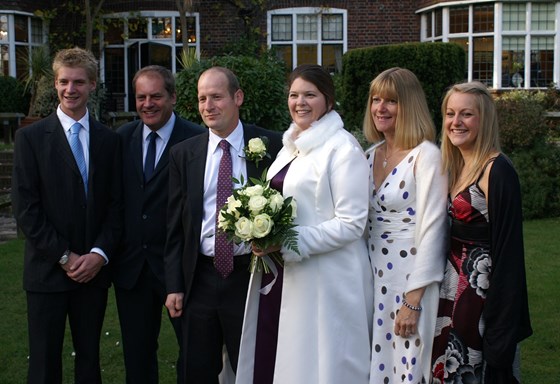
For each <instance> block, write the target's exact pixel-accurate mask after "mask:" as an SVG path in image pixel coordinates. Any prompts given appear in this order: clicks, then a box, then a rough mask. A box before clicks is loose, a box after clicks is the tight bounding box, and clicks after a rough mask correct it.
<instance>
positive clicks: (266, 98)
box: [175, 54, 290, 131]
mask: <svg viewBox="0 0 560 384" xmlns="http://www.w3.org/2000/svg"><path fill="white" fill-rule="evenodd" d="M212 66H222V67H226V68H229V69H230V70H232V71H233V72H234V73H235V74H236V75H237V78H238V79H239V83H240V84H241V89H242V90H243V93H244V95H245V97H244V102H243V105H242V106H241V110H240V118H241V120H242V121H244V122H247V123H253V124H257V125H259V126H261V127H264V128H267V129H271V130H275V131H282V130H285V129H286V128H287V127H288V124H289V123H290V118H289V114H288V109H287V101H286V70H285V67H284V64H283V63H282V62H281V61H279V60H278V59H276V58H274V57H273V56H272V55H268V54H265V55H263V56H262V57H261V58H257V57H254V56H229V55H228V56H217V57H213V58H210V59H207V60H201V61H199V62H196V63H193V64H192V65H191V66H190V67H189V68H186V69H184V70H182V71H181V72H179V73H178V74H177V79H176V86H177V105H176V108H175V109H176V111H177V112H178V113H179V114H180V115H181V116H183V117H184V118H186V119H188V120H190V121H193V122H199V123H202V119H201V118H200V114H199V112H198V101H197V82H198V78H199V76H200V74H201V73H202V72H203V71H205V70H206V69H208V68H210V67H212Z"/></svg>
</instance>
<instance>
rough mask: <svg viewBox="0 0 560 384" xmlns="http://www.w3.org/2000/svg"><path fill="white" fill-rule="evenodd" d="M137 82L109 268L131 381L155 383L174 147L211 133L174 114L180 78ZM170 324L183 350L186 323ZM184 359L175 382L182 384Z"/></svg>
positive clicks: (150, 75)
mask: <svg viewBox="0 0 560 384" xmlns="http://www.w3.org/2000/svg"><path fill="white" fill-rule="evenodd" d="M132 85H133V88H134V93H135V100H136V111H137V112H138V115H139V116H140V119H141V120H140V121H134V122H131V123H128V124H126V125H124V126H122V127H120V128H119V130H118V133H119V135H120V136H121V138H122V145H123V160H122V162H123V195H124V236H123V239H122V243H121V247H120V249H119V252H118V255H117V257H115V260H114V262H113V268H112V271H113V282H114V284H115V297H116V299H117V308H118V312H119V321H120V325H121V334H122V341H123V353H124V363H125V368H126V382H127V383H129V384H142V383H146V384H156V383H158V358H157V349H158V337H159V332H160V328H161V317H162V312H161V311H162V308H163V305H164V303H165V298H166V294H167V293H166V290H165V276H164V272H163V251H164V247H165V237H166V225H167V198H168V187H169V172H168V165H169V149H170V148H171V147H172V146H173V145H175V144H177V143H179V142H181V141H183V140H185V139H188V138H190V137H193V136H195V135H198V134H200V133H203V132H205V131H206V130H205V129H204V128H202V127H201V126H199V125H196V124H193V123H191V122H190V121H187V120H185V119H183V118H181V117H180V116H177V115H176V114H175V113H174V112H173V108H174V106H175V103H176V100H177V98H176V93H175V79H174V78H173V74H172V73H171V71H169V70H168V69H167V68H164V67H161V66H157V65H151V66H147V67H144V68H142V69H140V70H139V71H138V72H137V73H136V75H135V76H134V79H133V80H132ZM150 148H151V149H150ZM171 324H172V325H173V328H174V331H175V335H176V337H177V342H178V343H179V346H181V344H182V342H181V340H182V337H181V322H180V320H179V319H171ZM180 355H181V352H179V359H178V364H177V374H178V375H177V382H178V383H184V379H183V378H182V376H181V374H182V372H183V371H184V369H183V368H182V366H181V362H182V359H181V358H180Z"/></svg>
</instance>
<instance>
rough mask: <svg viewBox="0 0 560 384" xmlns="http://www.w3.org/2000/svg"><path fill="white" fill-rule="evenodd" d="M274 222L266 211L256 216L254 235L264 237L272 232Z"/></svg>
mask: <svg viewBox="0 0 560 384" xmlns="http://www.w3.org/2000/svg"><path fill="white" fill-rule="evenodd" d="M273 225H274V223H273V222H272V220H271V219H270V216H268V215H267V214H266V213H263V214H260V215H257V216H255V218H254V219H253V236H254V237H255V238H257V239H260V238H263V237H265V236H266V235H268V234H269V233H270V231H271V230H272V226H273Z"/></svg>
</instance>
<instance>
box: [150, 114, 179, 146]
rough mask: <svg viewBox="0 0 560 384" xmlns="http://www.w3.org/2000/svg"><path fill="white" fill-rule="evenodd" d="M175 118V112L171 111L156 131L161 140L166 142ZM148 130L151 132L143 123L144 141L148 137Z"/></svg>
mask: <svg viewBox="0 0 560 384" xmlns="http://www.w3.org/2000/svg"><path fill="white" fill-rule="evenodd" d="M176 119H177V118H176V116H175V113H172V114H171V117H170V118H169V120H167V123H165V124H164V125H163V127H161V128H160V129H158V130H157V131H156V132H157V134H158V136H159V137H160V139H162V140H163V142H167V141H168V140H169V138H170V137H171V133H172V132H173V127H174V126H175V120H176ZM150 132H152V130H151V129H150V128H148V126H147V125H146V124H144V128H143V131H142V137H143V138H144V141H145V140H146V139H147V138H148V135H149V134H150Z"/></svg>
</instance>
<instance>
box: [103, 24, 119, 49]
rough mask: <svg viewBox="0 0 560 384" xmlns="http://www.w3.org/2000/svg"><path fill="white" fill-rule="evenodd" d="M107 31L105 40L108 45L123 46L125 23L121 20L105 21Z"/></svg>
mask: <svg viewBox="0 0 560 384" xmlns="http://www.w3.org/2000/svg"><path fill="white" fill-rule="evenodd" d="M105 27H106V31H105V33H104V39H105V43H106V44H123V42H124V40H123V34H124V22H123V20H121V19H107V20H105Z"/></svg>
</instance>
